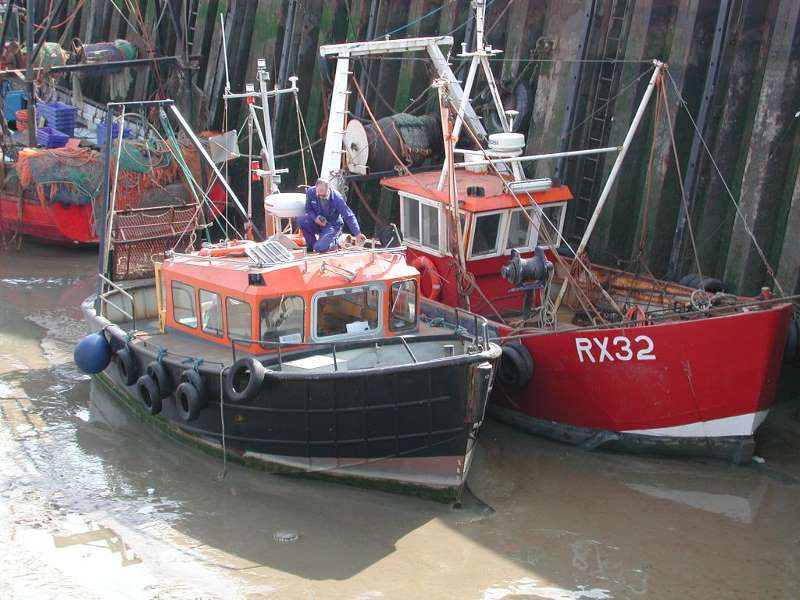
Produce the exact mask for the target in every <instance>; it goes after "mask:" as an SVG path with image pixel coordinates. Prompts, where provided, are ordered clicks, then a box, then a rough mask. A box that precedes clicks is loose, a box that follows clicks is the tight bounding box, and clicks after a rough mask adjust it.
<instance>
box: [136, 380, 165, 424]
mask: <svg viewBox="0 0 800 600" xmlns="http://www.w3.org/2000/svg"><path fill="white" fill-rule="evenodd" d="M136 389H137V391H138V392H139V400H141V402H142V406H144V409H145V410H146V411H147V412H148V413H150V414H151V415H157V414H158V413H160V412H161V395H160V394H161V392H160V391H159V389H158V384H157V383H156V380H155V379H153V378H152V377H150V375H142V376H141V377H139V380H138V381H137V382H136Z"/></svg>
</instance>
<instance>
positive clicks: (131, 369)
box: [117, 346, 139, 385]
mask: <svg viewBox="0 0 800 600" xmlns="http://www.w3.org/2000/svg"><path fill="white" fill-rule="evenodd" d="M117 374H118V375H119V378H120V379H121V380H122V383H124V384H125V385H133V384H135V383H136V380H137V379H138V378H139V363H138V362H136V356H134V354H133V350H131V349H130V347H128V346H125V347H124V348H122V349H121V350H120V351H119V352H117Z"/></svg>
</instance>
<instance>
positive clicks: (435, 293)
mask: <svg viewBox="0 0 800 600" xmlns="http://www.w3.org/2000/svg"><path fill="white" fill-rule="evenodd" d="M411 266H412V267H414V268H415V269H417V271H419V275H420V290H419V291H420V293H421V294H422V295H423V296H425V297H426V298H428V299H430V300H438V299H439V296H441V295H442V283H441V281H442V277H441V275H439V271H438V269H437V268H436V265H435V264H433V261H432V260H431V259H430V258H428V257H427V256H418V257H417V258H416V259H414V262H412V263H411Z"/></svg>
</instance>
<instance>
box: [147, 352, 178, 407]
mask: <svg viewBox="0 0 800 600" xmlns="http://www.w3.org/2000/svg"><path fill="white" fill-rule="evenodd" d="M145 373H147V374H148V375H149V376H150V377H152V378H153V381H155V382H156V386H158V393H159V397H160V398H162V399H163V398H166V397H167V396H169V395H170V394H171V393H172V378H171V377H170V376H169V370H168V369H167V367H165V366H164V363H162V362H161V361H158V360H154V361H152V362H150V363H149V364H148V365H147V368H146V369H145Z"/></svg>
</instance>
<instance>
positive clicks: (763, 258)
mask: <svg viewBox="0 0 800 600" xmlns="http://www.w3.org/2000/svg"><path fill="white" fill-rule="evenodd" d="M667 76H668V77H669V80H670V82H671V83H672V87H673V89H674V90H675V94H676V95H677V97H678V101H679V103H680V105H681V106H682V107H683V109H684V110H685V111H686V114H687V115H688V117H689V121H690V122H691V123H692V127H693V128H694V131H695V135H697V137H698V139H699V140H700V143H701V144H703V148H704V149H705V151H706V154H708V158H709V159H710V160H711V164H712V165H713V166H714V170H715V171H716V172H717V175H718V176H719V178H720V181H722V185H723V187H724V188H725V191H726V192H727V194H728V197H729V198H730V200H731V203H732V204H733V207H734V209H735V210H736V215H737V216H738V217H739V221H740V222H741V223H742V227H744V230H745V233H747V235H748V236H749V237H750V240H751V241H752V242H753V246H754V247H755V249H756V252H757V253H758V256H759V258H760V259H761V262H762V263H763V264H764V267H765V268H766V270H767V273H768V274H769V276H770V277H771V278H772V281H773V282H774V283H775V287H776V288H777V289H778V292H779V293H780V295H781V296H785V295H786V293H785V292H784V291H783V286H782V285H781V283H780V281H778V277H777V276H776V275H775V271H774V270H773V269H772V266H771V265H770V264H769V261H768V260H767V257H766V255H765V254H764V251H763V250H762V249H761V246H760V245H759V243H758V240H757V239H756V236H755V234H754V233H753V231H752V230H751V229H750V226H749V225H748V224H747V219H746V218H745V216H744V214H742V211H741V208H740V207H739V203H738V202H737V201H736V198H735V197H734V196H733V192H731V188H730V187H729V186H728V182H727V181H726V180H725V177H724V176H723V175H722V171H721V170H720V168H719V165H718V164H717V161H716V160H715V159H714V155H713V154H712V153H711V150H710V149H709V147H708V145H707V144H706V140H705V138H704V137H703V134H702V133H701V131H700V129H699V128H698V127H697V123H696V122H695V120H694V117H692V113H691V111H690V110H689V107H688V106H687V104H686V100H684V98H683V96H682V95H681V92H680V90H679V89H678V84H677V83H676V82H675V79H673V77H672V74H671V73H670V72H669V71H667Z"/></svg>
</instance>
